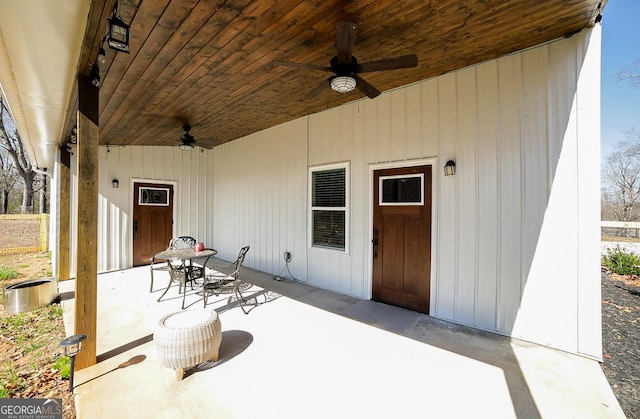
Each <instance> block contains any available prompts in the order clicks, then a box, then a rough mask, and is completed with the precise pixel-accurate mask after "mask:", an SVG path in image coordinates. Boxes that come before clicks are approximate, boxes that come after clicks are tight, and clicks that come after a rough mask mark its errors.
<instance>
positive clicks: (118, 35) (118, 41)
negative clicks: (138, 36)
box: [107, 2, 129, 54]
mask: <svg viewBox="0 0 640 419" xmlns="http://www.w3.org/2000/svg"><path fill="white" fill-rule="evenodd" d="M117 14H118V2H116V4H115V5H114V6H113V14H112V15H111V17H110V18H109V34H108V35H107V45H109V48H111V49H113V50H116V51H120V52H126V53H127V54H128V53H129V25H127V24H126V23H124V22H123V21H122V19H121V18H120V16H118V15H117Z"/></svg>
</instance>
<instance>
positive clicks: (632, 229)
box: [600, 221, 640, 237]
mask: <svg viewBox="0 0 640 419" xmlns="http://www.w3.org/2000/svg"><path fill="white" fill-rule="evenodd" d="M600 227H601V231H602V234H603V235H607V236H616V237H640V222H637V221H601V222H600Z"/></svg>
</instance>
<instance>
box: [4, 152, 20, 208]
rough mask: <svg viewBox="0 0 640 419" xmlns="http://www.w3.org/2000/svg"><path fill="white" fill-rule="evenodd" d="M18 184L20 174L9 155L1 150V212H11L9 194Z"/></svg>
mask: <svg viewBox="0 0 640 419" xmlns="http://www.w3.org/2000/svg"><path fill="white" fill-rule="evenodd" d="M17 182H18V174H17V173H16V171H15V169H14V167H13V161H11V159H10V158H9V155H8V154H7V153H6V152H4V150H2V149H0V212H1V213H2V214H6V213H7V212H9V194H10V193H11V191H12V190H13V189H14V188H15V186H16V183H17Z"/></svg>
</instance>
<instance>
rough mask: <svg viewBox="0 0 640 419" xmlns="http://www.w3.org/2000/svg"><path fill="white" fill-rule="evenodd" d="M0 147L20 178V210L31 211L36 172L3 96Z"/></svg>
mask: <svg viewBox="0 0 640 419" xmlns="http://www.w3.org/2000/svg"><path fill="white" fill-rule="evenodd" d="M0 147H1V148H3V149H4V151H6V153H7V154H8V155H9V157H10V158H11V161H12V162H13V167H14V169H15V171H16V172H17V173H18V175H19V176H20V177H21V178H22V183H23V194H22V206H21V212H22V213H23V214H26V213H32V212H33V195H34V188H33V186H34V181H35V180H36V176H37V173H36V172H35V171H34V170H33V166H31V162H30V161H29V156H28V155H27V152H26V150H25V149H24V145H23V144H22V141H21V140H20V134H18V130H16V129H15V126H14V124H13V120H12V119H11V116H10V115H9V110H8V109H7V108H6V106H5V104H4V101H3V98H2V97H0Z"/></svg>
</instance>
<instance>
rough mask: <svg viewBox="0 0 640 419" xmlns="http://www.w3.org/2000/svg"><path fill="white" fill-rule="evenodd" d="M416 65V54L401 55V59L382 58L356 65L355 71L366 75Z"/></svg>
mask: <svg viewBox="0 0 640 419" xmlns="http://www.w3.org/2000/svg"><path fill="white" fill-rule="evenodd" d="M417 65H418V56H417V55H416V54H410V55H403V56H401V57H393V58H384V59H382V60H376V61H368V62H366V63H362V64H358V65H356V69H355V71H356V72H358V73H367V72H370V71H381V70H395V69H397V68H412V67H416V66H417Z"/></svg>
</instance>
